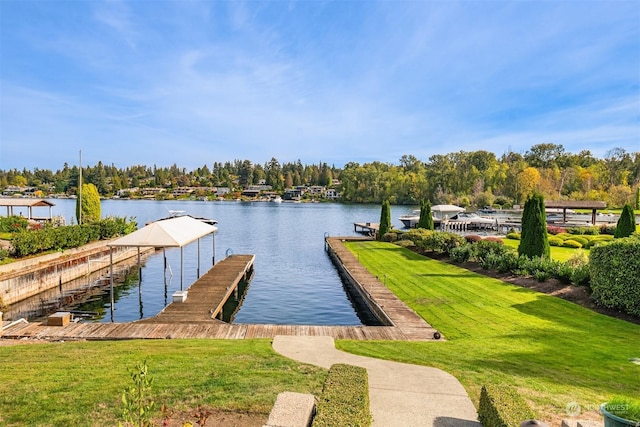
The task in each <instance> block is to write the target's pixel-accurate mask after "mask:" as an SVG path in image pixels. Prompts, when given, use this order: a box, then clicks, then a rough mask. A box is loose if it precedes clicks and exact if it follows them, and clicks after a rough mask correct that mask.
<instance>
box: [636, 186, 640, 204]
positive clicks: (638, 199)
mask: <svg viewBox="0 0 640 427" xmlns="http://www.w3.org/2000/svg"><path fill="white" fill-rule="evenodd" d="M636 209H640V185H638V187H637V188H636Z"/></svg>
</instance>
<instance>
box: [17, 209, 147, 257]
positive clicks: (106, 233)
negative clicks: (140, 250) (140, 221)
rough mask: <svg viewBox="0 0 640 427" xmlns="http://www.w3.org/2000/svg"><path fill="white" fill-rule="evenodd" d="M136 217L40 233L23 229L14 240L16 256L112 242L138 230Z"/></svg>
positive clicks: (47, 230) (48, 227)
mask: <svg viewBox="0 0 640 427" xmlns="http://www.w3.org/2000/svg"><path fill="white" fill-rule="evenodd" d="M136 228H137V224H136V222H135V220H134V219H133V218H131V220H130V222H128V221H127V220H126V219H125V218H106V219H103V220H101V221H97V222H94V223H92V224H82V225H69V226H63V227H52V226H47V227H45V228H42V229H39V230H23V231H21V232H19V233H16V234H15V235H14V236H13V238H12V239H11V244H12V246H13V255H14V256H16V257H18V258H21V257H25V256H29V255H34V254H37V253H40V252H45V251H49V250H63V249H69V248H77V247H79V246H82V245H86V244H87V243H89V242H93V241H96V240H104V239H110V238H112V237H116V236H121V235H125V234H128V233H131V232H132V231H135V230H136Z"/></svg>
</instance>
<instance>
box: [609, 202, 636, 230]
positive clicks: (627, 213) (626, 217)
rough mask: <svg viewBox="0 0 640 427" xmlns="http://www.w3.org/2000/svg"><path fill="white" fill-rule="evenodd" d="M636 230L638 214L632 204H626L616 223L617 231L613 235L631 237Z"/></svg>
mask: <svg viewBox="0 0 640 427" xmlns="http://www.w3.org/2000/svg"><path fill="white" fill-rule="evenodd" d="M635 231H636V216H635V214H634V213H633V208H632V207H631V205H629V204H626V205H624V207H623V208H622V214H621V215H620V218H618V223H617V224H616V232H615V234H614V235H613V236H614V237H615V238H616V239H617V238H621V237H629V236H631V235H632V234H633V233H634V232H635Z"/></svg>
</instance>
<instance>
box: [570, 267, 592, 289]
mask: <svg viewBox="0 0 640 427" xmlns="http://www.w3.org/2000/svg"><path fill="white" fill-rule="evenodd" d="M590 281H591V273H590V272H589V265H588V264H584V265H579V266H577V267H575V268H574V269H573V272H572V273H571V283H573V284H574V285H576V286H587V287H589V283H590Z"/></svg>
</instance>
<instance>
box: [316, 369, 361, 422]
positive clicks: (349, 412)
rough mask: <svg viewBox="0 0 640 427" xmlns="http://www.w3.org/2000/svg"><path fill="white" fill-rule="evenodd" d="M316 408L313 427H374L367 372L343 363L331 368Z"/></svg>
mask: <svg viewBox="0 0 640 427" xmlns="http://www.w3.org/2000/svg"><path fill="white" fill-rule="evenodd" d="M316 408H317V410H316V416H315V418H314V420H313V427H334V426H353V427H360V426H362V427H364V426H369V425H371V413H370V411H369V381H368V376H367V370H366V369H365V368H361V367H358V366H353V365H346V364H341V363H339V364H335V365H333V366H331V369H329V374H328V375H327V379H326V380H325V382H324V387H323V388H322V395H321V396H320V399H319V400H318V405H317V407H316Z"/></svg>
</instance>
